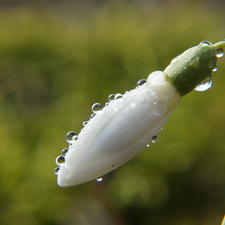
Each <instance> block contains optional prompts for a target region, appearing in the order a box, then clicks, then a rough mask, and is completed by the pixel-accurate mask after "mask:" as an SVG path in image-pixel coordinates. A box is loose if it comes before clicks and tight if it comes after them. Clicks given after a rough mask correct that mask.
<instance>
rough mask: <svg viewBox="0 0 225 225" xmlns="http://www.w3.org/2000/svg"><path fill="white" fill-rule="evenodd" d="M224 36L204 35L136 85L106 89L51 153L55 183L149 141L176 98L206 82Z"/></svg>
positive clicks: (109, 165) (119, 161) (85, 175)
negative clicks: (103, 100) (104, 99)
mask: <svg viewBox="0 0 225 225" xmlns="http://www.w3.org/2000/svg"><path fill="white" fill-rule="evenodd" d="M224 46H225V41H222V42H219V43H217V44H215V45H213V44H212V43H210V42H208V41H203V42H201V43H200V44H199V45H198V46H195V47H192V48H190V49H188V50H186V51H185V52H184V53H182V54H181V55H179V56H177V57H176V58H174V59H173V60H172V61H171V63H170V65H169V66H168V67H167V68H166V69H165V70H164V72H163V71H155V72H153V73H151V74H150V75H149V77H148V78H147V80H145V79H142V80H140V81H139V82H138V83H137V87H136V88H135V89H133V90H131V91H128V92H126V93H125V94H124V95H122V94H119V93H118V94H115V95H113V94H111V95H109V103H107V104H106V105H105V107H102V106H101V104H99V103H95V104H94V105H93V106H92V111H93V114H92V115H91V119H90V120H89V121H85V122H84V123H83V125H84V128H83V129H82V130H81V132H80V133H79V134H76V133H75V132H69V133H67V135H66V141H67V142H68V143H69V147H68V149H63V150H62V153H61V156H59V157H57V158H56V164H57V165H58V166H59V167H58V168H56V169H55V174H57V175H58V185H59V186H61V187H68V186H71V185H78V184H81V183H85V182H87V181H90V180H93V179H97V181H101V180H102V179H101V178H100V177H101V176H102V175H104V174H106V173H108V172H110V171H112V170H115V169H116V168H118V167H120V166H121V165H123V164H124V163H126V162H127V161H129V160H130V159H132V158H133V157H134V156H135V155H137V154H138V153H139V152H140V151H142V150H143V149H144V148H145V147H149V146H150V143H155V142H157V141H158V137H157V134H158V132H159V131H161V130H162V127H163V125H164V124H165V122H166V121H167V119H168V118H169V117H170V115H171V113H172V112H173V110H174V109H175V108H176V106H177V105H178V104H179V102H180V100H181V97H182V96H184V95H186V94H187V93H189V92H190V91H192V90H193V89H195V90H197V91H205V90H207V89H208V88H210V87H211V84H212V77H211V73H212V72H213V71H216V70H217V67H216V61H217V58H218V57H221V56H223V49H222V47H224Z"/></svg>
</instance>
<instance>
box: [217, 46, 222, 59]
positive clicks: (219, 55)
mask: <svg viewBox="0 0 225 225" xmlns="http://www.w3.org/2000/svg"><path fill="white" fill-rule="evenodd" d="M223 56H224V51H223V48H218V49H216V57H217V58H220V57H223Z"/></svg>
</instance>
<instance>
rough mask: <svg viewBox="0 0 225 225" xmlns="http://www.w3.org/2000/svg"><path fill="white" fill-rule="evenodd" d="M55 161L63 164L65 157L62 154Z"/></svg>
mask: <svg viewBox="0 0 225 225" xmlns="http://www.w3.org/2000/svg"><path fill="white" fill-rule="evenodd" d="M55 162H56V164H57V165H59V166H60V165H61V164H63V163H65V157H64V156H62V155H60V156H58V157H57V158H56V160H55Z"/></svg>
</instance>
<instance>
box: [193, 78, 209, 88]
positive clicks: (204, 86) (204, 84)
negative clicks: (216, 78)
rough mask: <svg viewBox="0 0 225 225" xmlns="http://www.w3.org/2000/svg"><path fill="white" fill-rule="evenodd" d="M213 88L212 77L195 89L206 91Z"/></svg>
mask: <svg viewBox="0 0 225 225" xmlns="http://www.w3.org/2000/svg"><path fill="white" fill-rule="evenodd" d="M211 86H212V76H210V77H208V78H207V79H206V80H204V81H203V82H202V83H201V84H200V85H198V86H197V87H196V88H195V91H206V90H208V89H209V88H211Z"/></svg>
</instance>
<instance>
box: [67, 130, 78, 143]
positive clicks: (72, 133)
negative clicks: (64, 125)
mask: <svg viewBox="0 0 225 225" xmlns="http://www.w3.org/2000/svg"><path fill="white" fill-rule="evenodd" d="M74 136H77V133H76V132H74V131H70V132H68V133H67V134H66V141H67V142H68V143H69V144H71V143H72V142H73V137H74Z"/></svg>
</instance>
